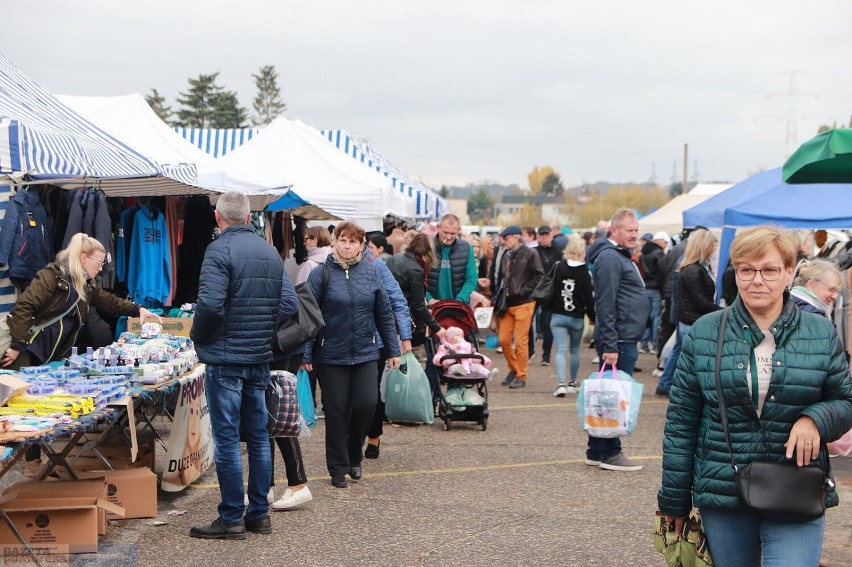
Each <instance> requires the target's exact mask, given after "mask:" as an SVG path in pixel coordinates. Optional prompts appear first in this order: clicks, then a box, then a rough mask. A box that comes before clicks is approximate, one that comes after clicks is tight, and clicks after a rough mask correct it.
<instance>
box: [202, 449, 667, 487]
mask: <svg viewBox="0 0 852 567" xmlns="http://www.w3.org/2000/svg"><path fill="white" fill-rule="evenodd" d="M662 459H663V458H662V456H660V455H639V456H635V455H630V460H631V461H661V460H662ZM585 461H586V460H585V459H584V458H583V459H561V460H555V461H532V462H529V463H504V464H499V465H482V466H476V467H453V468H448V469H421V470H414V471H393V472H378V473H366V472H365V473H364V478H391V477H402V476H414V475H424V474H458V473H468V472H487V471H497V470H505V469H519V468H530V467H548V466H553V465H580V464H585ZM587 466H588V465H587ZM590 468H591V467H590ZM322 480H328V475H324V476H309V477H308V481H322ZM286 483H287V479H286V478H284V479H275V484H286ZM190 487H191V488H202V489H204V488H208V489H209V488H219V484H218V483H209V484H191V485H190Z"/></svg>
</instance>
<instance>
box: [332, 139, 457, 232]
mask: <svg viewBox="0 0 852 567" xmlns="http://www.w3.org/2000/svg"><path fill="white" fill-rule="evenodd" d="M322 135H323V136H325V137H326V139H328V141H329V142H331V143H332V145H334V146H335V147H336V148H337V149H339V150H340V151H342V152H343V153H345V154H347V155H348V156H350V157H352V158H354V159H355V160H357V161H360V162H361V163H363V164H364V165H366V166H367V167H370V168H372V169H374V170H376V171H378V172H379V173H381V174H382V175H384V176H385V177H387V178H389V179H390V180H391V181H392V183H393V187H394V188H395V189H397V190H398V191H399V192H400V193H402V194H403V195H405V196H407V197H409V198H411V199H414V200H415V203H416V210H417V217H418V218H428V219H436V220H437V219H440V218H441V217H442V216H443V215H444V214H446V213H447V212H448V210H449V208H448V205H447V202H446V201H445V200H444V199H442V198H441V197H440V196H439V195H437V194H436V193H435V192H434V191H432V190H431V189H429V188H427V187H424V186H423V185H421V184H420V183H417V182H416V181H412V180H411V178H409V177H408V176H407V175H406V174H405V173H403V172H402V170H401V169H399V168H398V167H397V166H395V165H394V164H393V163H391V162H390V161H389V160H388V159H386V158H385V157H383V156H382V155H381V154H380V153H379V152H378V151H376V149H375V148H373V147H371V146H370V145H368V144H366V143H365V144H360V143H358V142H356V141H355V139H354V138H352V136H351V135H350V134H349V133H348V132H346V130H322Z"/></svg>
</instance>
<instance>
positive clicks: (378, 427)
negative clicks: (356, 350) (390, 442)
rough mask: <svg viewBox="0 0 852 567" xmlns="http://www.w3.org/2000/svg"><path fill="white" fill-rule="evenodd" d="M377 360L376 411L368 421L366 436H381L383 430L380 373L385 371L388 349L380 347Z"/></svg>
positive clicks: (383, 407)
mask: <svg viewBox="0 0 852 567" xmlns="http://www.w3.org/2000/svg"><path fill="white" fill-rule="evenodd" d="M379 357H380V358H379V360H378V361H377V363H376V367H377V370H378V378H377V379H376V385H377V386H378V387H377V388H376V411H374V412H373V419H372V420H371V421H370V428H369V429H367V437H372V438H374V439H375V438H376V437H381V436H382V433H384V432H385V430H384V421H385V403H384V402H383V401H382V374H384V372H385V364H386V363H387V361H388V351H387V350H386V349H381V351H379Z"/></svg>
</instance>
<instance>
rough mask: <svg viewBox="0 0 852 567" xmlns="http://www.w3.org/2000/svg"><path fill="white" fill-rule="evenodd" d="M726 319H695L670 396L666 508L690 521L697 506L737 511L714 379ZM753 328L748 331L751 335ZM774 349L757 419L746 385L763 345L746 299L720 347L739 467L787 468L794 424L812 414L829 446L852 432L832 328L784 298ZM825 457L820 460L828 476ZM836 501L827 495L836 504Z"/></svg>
mask: <svg viewBox="0 0 852 567" xmlns="http://www.w3.org/2000/svg"><path fill="white" fill-rule="evenodd" d="M721 318H722V312H721V311H717V312H715V313H711V314H708V315H705V316H703V317H701V318H700V319H698V321H696V322H695V324H694V325H693V326H692V328H691V329H690V331H689V334H688V335H687V336H686V338H685V339H684V341H683V349H682V350H681V353H680V357H679V358H678V361H677V370H676V371H675V376H674V382H673V384H672V388H671V392H670V401H669V408H668V413H667V416H666V426H665V435H664V437H663V483H662V487H661V488H660V490H659V493H658V494H657V502H658V505H659V508H660V511H661V512H663V513H665V514H668V515H672V516H686V515H687V514H688V513H689V511H690V509H691V508H692V507H693V505H694V506H695V507H698V508H701V507H702V506H709V507H717V508H733V509H739V508H740V504H739V500H738V498H737V489H736V484H735V482H734V472H733V469H732V468H731V458H730V453H729V452H728V446H727V444H726V443H725V433H724V430H723V429H722V422H721V417H720V413H719V403H718V396H717V395H716V381H715V376H714V368H715V359H716V344H717V342H718V338H719V325H720V323H721ZM746 329H749V331H750V332H746ZM770 331H771V332H772V334H773V336H774V337H775V343H776V345H777V346H776V350H775V354H774V355H773V356H772V377H771V379H770V383H769V391H768V392H767V395H766V401H765V402H764V405H763V411H762V413H761V415H760V416H758V414H757V410H756V409H755V408H754V405H753V404H752V402H751V395H750V391H749V386H748V382H747V376H746V369H747V367H748V361H749V353H750V349H751V348H753V347H754V346H756V345H758V344H759V343H760V342H761V341H762V340H763V333H762V332H761V331H760V329H759V328H758V327H757V325H756V324H755V322H754V321H753V320H752V318H751V316H750V315H749V314H748V312H747V311H746V309H745V307H744V306H743V304H742V302H741V299H740V298H737V300H736V301H735V302H734V303H733V305H732V306H731V310H730V313H729V315H728V323H727V325H726V329H725V339H724V346H723V348H722V361H721V379H722V391H723V393H724V396H725V403H726V405H727V412H728V421H729V427H730V431H731V444H732V446H733V450H734V457H735V460H736V463H737V466H738V467H739V468H740V470H742V468H743V467H745V466H746V465H747V464H749V463H750V462H752V461H755V460H765V461H775V462H783V461H784V460H785V458H786V455H785V453H786V450H785V448H784V443H785V442H786V441H787V438H788V436H789V435H790V430H791V429H792V427H793V424H794V423H795V422H796V420H797V419H798V418H799V417H801V416H805V415H806V416H810V417H811V418H813V420H814V422H816V425H817V427H818V428H819V433H820V438H821V440H822V441H823V442H830V441H834V440H836V439H838V438H839V437H841V436H842V435H843V434H844V433H845V432H847V431H849V429H852V379H850V376H849V368H848V366H847V364H846V357H845V355H844V352H843V348H842V346H841V344H840V341H839V339H838V337H837V333H836V331H835V329H834V326H832V324H831V323H830V322H829V321H828V320H827V319H826V318H825V317H819V316H816V315H813V314H811V313H804V312H802V311H801V310H800V309H797V308H796V306H795V305H794V304H793V303H792V302H791V301H790V300H789V296H788V295H787V294H785V300H784V308H783V310H782V312H781V315H780V317H779V318H778V320H777V321H776V322H775V323H774V324H773V325H772V326H771V327H770ZM826 458H827V457H826V456H825V452H823V453H822V454H821V455H820V458H819V459H818V460H817V462H818V466H820V468H822V469H823V470H824V469H825V466H826ZM837 503H838V500H837V495H836V493H834V492H830V493H829V494H827V496H826V504H827V505H828V506H836V505H837Z"/></svg>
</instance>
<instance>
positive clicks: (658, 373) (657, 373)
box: [651, 368, 663, 378]
mask: <svg viewBox="0 0 852 567" xmlns="http://www.w3.org/2000/svg"><path fill="white" fill-rule="evenodd" d="M662 375H663V371H662V370H661V369H660V368H655V369H654V370H652V371H651V376H653V377H654V378H659V377H660V376H662Z"/></svg>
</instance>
